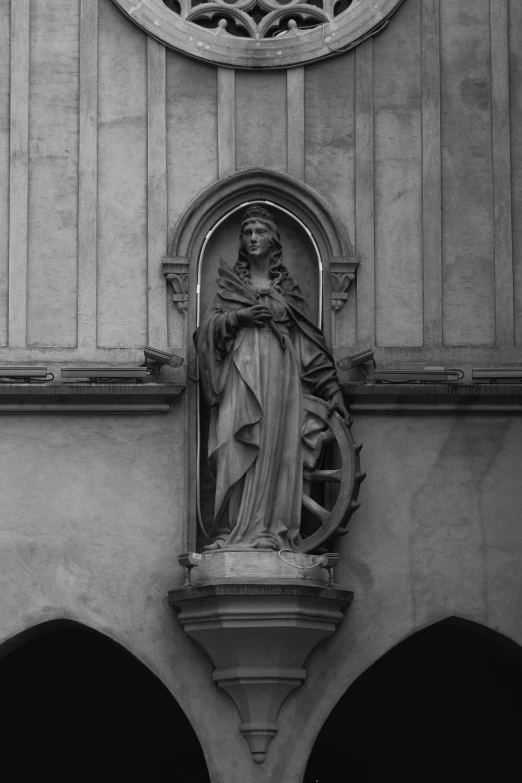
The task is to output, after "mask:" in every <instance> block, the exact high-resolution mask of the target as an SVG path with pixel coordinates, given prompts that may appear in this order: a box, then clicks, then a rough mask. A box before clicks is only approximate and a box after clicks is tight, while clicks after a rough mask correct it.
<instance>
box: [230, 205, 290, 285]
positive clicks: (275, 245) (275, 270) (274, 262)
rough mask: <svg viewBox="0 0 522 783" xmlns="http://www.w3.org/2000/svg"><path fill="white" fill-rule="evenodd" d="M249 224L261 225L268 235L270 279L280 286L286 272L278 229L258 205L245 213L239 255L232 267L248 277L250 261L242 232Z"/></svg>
mask: <svg viewBox="0 0 522 783" xmlns="http://www.w3.org/2000/svg"><path fill="white" fill-rule="evenodd" d="M249 223H262V224H263V225H264V226H266V227H267V228H268V231H269V234H270V259H269V267H270V277H271V279H272V280H273V281H274V283H275V285H276V286H280V285H281V284H282V283H283V281H284V280H286V279H287V278H288V270H287V269H286V267H285V266H284V265H283V247H282V245H281V237H280V235H279V228H278V227H277V223H276V221H275V218H274V216H273V215H272V214H271V213H270V212H268V210H266V209H264V207H262V206H260V205H259V204H252V206H251V207H248V209H247V210H246V211H245V213H244V215H243V220H242V222H241V230H240V232H239V254H238V259H237V262H236V265H235V267H234V269H235V271H236V273H237V274H238V275H239V276H240V277H243V278H248V277H249V276H250V259H249V257H248V253H247V250H246V247H245V242H244V235H243V232H244V230H245V228H246V227H247V225H248V224H249Z"/></svg>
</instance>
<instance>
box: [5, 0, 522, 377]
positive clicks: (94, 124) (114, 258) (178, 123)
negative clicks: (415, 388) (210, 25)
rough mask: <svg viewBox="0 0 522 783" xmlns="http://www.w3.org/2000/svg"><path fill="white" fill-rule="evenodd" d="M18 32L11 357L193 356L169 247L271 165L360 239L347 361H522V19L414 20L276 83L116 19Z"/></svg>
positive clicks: (512, 0) (281, 75) (475, 4)
mask: <svg viewBox="0 0 522 783" xmlns="http://www.w3.org/2000/svg"><path fill="white" fill-rule="evenodd" d="M11 16H12V18H11ZM0 22H1V24H0V30H1V32H0V35H1V36H2V41H1V43H2V45H1V46H0V50H1V55H0V57H1V58H2V59H1V61H0V183H1V184H0V237H1V239H0V293H1V294H2V296H0V326H1V328H0V337H1V343H2V344H3V345H4V346H6V347H5V348H0V358H1V357H2V356H5V357H7V356H9V357H10V359H13V360H17V358H18V357H20V356H22V355H23V356H27V357H34V358H37V357H39V356H41V354H40V353H39V349H41V348H46V349H56V350H54V351H49V350H47V352H46V356H47V358H48V359H49V358H50V357H55V356H56V357H57V358H58V361H59V360H60V358H64V357H65V356H66V355H67V356H70V357H71V359H75V358H79V357H81V356H87V355H89V356H90V355H96V356H98V357H99V358H103V357H106V358H108V359H109V360H111V359H112V358H113V356H116V355H118V356H119V357H120V358H124V357H127V358H132V357H134V356H136V355H137V354H136V353H133V351H134V352H135V351H136V349H138V348H139V347H140V346H141V345H143V344H144V343H145V342H147V341H154V340H155V341H156V342H157V343H158V342H159V343H161V344H163V345H165V344H167V342H169V343H170V344H172V345H180V344H181V343H182V342H183V339H184V338H183V335H182V323H181V317H180V316H179V314H178V312H177V311H173V309H172V307H171V306H169V304H168V301H167V297H166V292H165V283H164V279H163V277H162V273H161V264H160V261H161V256H162V255H163V254H164V252H165V249H166V247H167V236H168V235H170V233H171V232H172V230H173V228H174V226H175V224H176V221H177V219H178V218H179V216H180V214H181V213H182V211H183V210H184V209H185V208H186V207H187V206H188V204H189V203H190V201H191V200H192V199H193V198H194V197H195V196H196V194H197V193H198V192H200V191H201V190H202V189H203V188H204V187H205V186H207V185H209V184H211V183H212V182H215V181H216V180H217V179H218V178H219V177H222V176H225V175H227V174H230V173H232V172H233V171H234V170H238V169H244V168H248V167H254V166H267V167H269V168H273V169H277V170H281V171H287V172H288V173H290V174H291V175H293V176H295V177H297V178H298V179H301V180H303V181H305V182H306V183H307V184H309V185H311V186H312V187H314V188H315V189H316V190H317V191H318V193H319V194H320V195H321V196H322V197H324V198H325V199H326V200H327V201H328V202H329V203H330V205H331V206H332V208H333V209H334V210H335V211H336V212H337V214H338V215H339V216H340V217H341V219H342V220H343V221H344V223H345V225H346V227H347V229H348V231H349V234H350V237H351V239H352V241H353V244H354V246H355V250H356V253H357V255H358V256H359V258H360V265H359V272H358V281H357V285H356V286H352V288H351V289H350V292H349V297H350V298H349V302H348V308H349V312H350V317H349V318H348V319H344V320H343V323H342V327H341V329H340V332H339V333H338V335H337V342H338V348H339V350H340V351H343V350H344V349H345V348H346V347H353V346H354V345H355V344H359V345H360V346H364V347H366V346H376V347H377V348H378V353H377V355H378V358H379V359H380V361H381V363H386V362H397V361H399V360H410V361H421V362H422V361H426V362H431V363H433V362H434V361H436V362H441V363H442V362H445V363H446V364H448V363H452V364H454V363H456V364H459V363H460V364H462V365H466V366H470V365H473V364H475V366H477V365H480V364H483V363H491V362H492V361H496V362H498V361H501V360H505V361H508V362H513V361H514V360H515V359H516V358H517V357H519V350H518V348H515V347H514V335H517V341H518V335H519V333H520V330H521V329H522V325H521V324H522V318H521V313H522V309H521V307H522V306H521V304H520V302H521V297H522V294H521V291H522V288H521V282H520V279H519V278H520V275H519V270H518V267H519V262H518V259H519V257H520V248H519V245H520V241H521V240H520V231H521V227H520V217H519V213H520V209H517V206H518V205H519V201H520V198H521V195H520V193H521V182H522V179H521V176H522V174H521V167H520V166H521V160H522V155H521V151H520V142H519V137H520V134H519V132H518V127H519V125H520V122H519V119H520V117H519V115H520V111H521V105H522V99H521V97H520V79H519V78H518V76H519V72H520V69H521V67H522V65H521V63H522V59H521V58H522V56H521V54H520V48H519V47H518V46H517V42H518V40H519V33H520V29H521V26H522V11H521V10H520V4H519V3H517V2H516V0H458V1H457V2H455V0H415V1H414V2H413V1H412V0H406V2H405V3H404V4H403V6H402V7H401V8H400V9H399V11H398V12H397V13H396V14H395V15H394V16H393V17H392V19H391V21H390V23H389V25H388V26H387V27H386V29H385V30H384V32H383V33H382V34H380V35H378V36H377V37H375V38H373V39H371V40H369V41H367V42H365V43H364V44H363V45H361V46H359V47H357V49H356V50H354V51H351V52H348V53H346V54H343V55H339V56H336V57H332V58H331V59H330V60H326V61H323V62H320V63H317V64H312V65H309V66H306V67H304V68H297V69H290V70H289V71H284V70H282V71H273V72H257V73H255V72H249V71H237V72H235V71H233V70H229V69H223V68H215V67H213V66H211V65H207V64H204V63H201V62H199V61H196V60H192V59H190V58H188V57H186V56H184V55H182V54H178V53H176V52H173V51H166V50H165V49H164V47H162V46H161V44H159V43H157V42H156V41H154V40H152V39H148V38H147V36H146V35H145V34H144V33H143V32H142V31H141V30H140V29H138V28H137V27H135V26H134V25H133V24H132V23H131V22H130V21H129V20H128V19H127V18H126V17H124V16H123V14H121V12H120V11H119V10H118V8H117V7H115V5H114V4H113V3H112V2H111V0H88V1H85V2H80V0H74V2H69V3H65V4H64V3H63V2H62V0H48V2H46V3H45V6H44V5H43V4H41V3H39V2H37V1H36V0H21V1H20V2H18V3H16V4H14V3H13V4H12V3H10V2H7V0H6V2H4V3H2V5H1V7H0ZM10 63H11V66H12V79H13V90H12V94H11V99H10V98H9V93H10ZM510 158H512V164H513V165H512V167H510ZM10 160H11V165H10ZM9 186H10V189H11V197H10V198H9V197H8V191H9ZM78 194H79V196H78ZM511 217H513V232H512V231H511ZM512 238H513V243H514V244H513V247H512ZM8 240H9V243H10V263H9V267H8V263H7V253H8ZM513 248H514V250H513ZM8 283H9V285H8ZM513 303H514V304H513ZM167 318H168V320H169V324H168V326H167ZM9 323H10V329H9V330H8V325H9ZM167 335H168V337H167ZM26 346H27V348H28V349H29V350H27V348H26ZM7 347H9V348H10V351H9V353H7V352H6V350H7ZM58 349H59V351H58ZM114 349H118V352H117V354H114ZM124 349H126V351H127V353H123V350H124ZM420 349H422V350H420ZM111 352H112V353H111ZM518 360H519V361H520V357H519V358H518Z"/></svg>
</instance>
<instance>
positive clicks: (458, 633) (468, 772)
mask: <svg viewBox="0 0 522 783" xmlns="http://www.w3.org/2000/svg"><path fill="white" fill-rule="evenodd" d="M521 736H522V648H521V647H519V646H518V645H517V644H515V643H514V642H512V641H510V640H509V639H507V638H506V637H504V636H502V635H501V634H499V633H496V632H494V631H491V630H489V629H487V628H484V627H483V626H480V625H477V624H476V623H472V622H468V621H466V620H461V619H459V618H454V617H451V618H448V619H447V620H443V621H442V622H439V623H436V624H435V625H432V626H430V627H429V628H426V629H424V630H422V631H419V632H418V633H416V634H414V635H413V636H411V637H410V638H408V639H406V640H405V641H403V642H401V643H400V644H398V645H397V646H396V647H394V648H393V649H392V650H390V651H389V652H388V653H386V655H384V656H383V657H382V658H380V659H379V660H378V661H377V662H376V663H375V664H374V665H373V666H371V667H370V668H369V669H367V671H365V672H364V673H363V674H362V675H361V676H360V677H359V678H358V679H357V680H356V681H355V682H354V683H353V684H352V685H351V686H350V687H349V688H348V690H347V691H346V693H345V694H344V695H343V696H342V697H341V699H340V700H339V702H338V703H337V705H336V706H335V707H334V709H333V710H332V712H331V714H330V715H329V717H328V719H327V720H326V722H325V724H324V726H323V728H322V729H321V732H320V733H319V735H318V737H317V740H316V742H315V745H314V747H313V750H312V753H311V756H310V759H309V762H308V766H307V771H306V775H305V783H344V781H346V783H348V781H349V783H377V781H379V783H381V781H384V780H400V781H401V783H405V781H408V782H410V781H415V783H418V781H423V783H425V781H432V780H437V781H445V783H449V782H450V781H451V782H453V781H459V783H462V782H463V781H482V780H499V781H500V780H514V779H518V777H519V774H520V737H521ZM515 772H516V776H515V777H513V775H514V774H515Z"/></svg>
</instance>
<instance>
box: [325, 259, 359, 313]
mask: <svg viewBox="0 0 522 783" xmlns="http://www.w3.org/2000/svg"><path fill="white" fill-rule="evenodd" d="M357 263H358V262H357V259H356V258H354V257H350V256H349V257H347V258H336V259H334V260H333V261H332V262H331V263H330V273H331V276H332V310H333V312H334V313H338V312H339V311H340V310H342V308H343V307H344V305H345V304H346V300H347V299H348V289H349V288H350V286H351V284H352V283H353V281H354V280H355V271H356V269H357Z"/></svg>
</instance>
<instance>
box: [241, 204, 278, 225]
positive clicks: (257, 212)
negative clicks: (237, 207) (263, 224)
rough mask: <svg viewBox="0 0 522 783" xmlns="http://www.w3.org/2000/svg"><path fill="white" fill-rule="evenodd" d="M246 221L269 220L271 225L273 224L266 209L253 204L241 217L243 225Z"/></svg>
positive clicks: (272, 218) (271, 217) (271, 216)
mask: <svg viewBox="0 0 522 783" xmlns="http://www.w3.org/2000/svg"><path fill="white" fill-rule="evenodd" d="M247 220H269V221H270V222H271V223H275V218H274V216H273V215H271V214H270V212H267V210H266V209H263V207H260V206H259V204H254V205H253V206H251V207H249V208H248V209H247V210H246V212H245V214H244V215H243V223H245V222H246V221H247Z"/></svg>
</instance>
